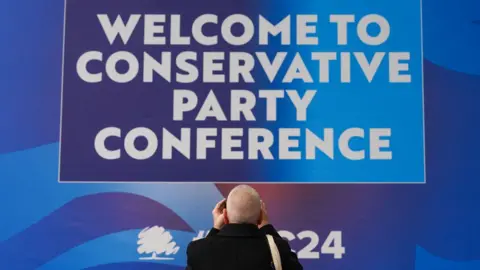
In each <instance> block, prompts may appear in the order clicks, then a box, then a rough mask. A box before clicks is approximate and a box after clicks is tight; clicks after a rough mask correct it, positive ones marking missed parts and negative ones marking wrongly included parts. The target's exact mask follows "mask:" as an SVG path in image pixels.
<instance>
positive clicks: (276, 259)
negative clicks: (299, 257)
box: [267, 234, 282, 270]
mask: <svg viewBox="0 0 480 270" xmlns="http://www.w3.org/2000/svg"><path fill="white" fill-rule="evenodd" d="M267 240H268V246H269V247H270V253H272V260H273V265H275V270H282V259H281V258H280V252H279V251H278V248H277V245H276V244H275V241H274V240H273V236H271V235H269V234H267Z"/></svg>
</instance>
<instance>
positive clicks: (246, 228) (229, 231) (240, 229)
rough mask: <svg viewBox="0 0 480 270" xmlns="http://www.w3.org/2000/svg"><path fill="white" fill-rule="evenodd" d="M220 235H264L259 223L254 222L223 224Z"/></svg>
mask: <svg viewBox="0 0 480 270" xmlns="http://www.w3.org/2000/svg"><path fill="white" fill-rule="evenodd" d="M218 235H221V236H237V237H261V236H264V235H263V234H262V231H260V230H259V229H258V227H257V225H253V224H227V225H225V226H223V228H222V229H221V230H220V232H219V233H218Z"/></svg>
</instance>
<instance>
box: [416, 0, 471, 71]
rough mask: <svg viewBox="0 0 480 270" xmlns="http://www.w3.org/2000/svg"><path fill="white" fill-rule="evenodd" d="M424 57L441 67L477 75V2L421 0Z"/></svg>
mask: <svg viewBox="0 0 480 270" xmlns="http://www.w3.org/2000/svg"><path fill="white" fill-rule="evenodd" d="M422 4H423V40H424V42H423V43H424V57H425V58H427V59H428V60H430V61H432V62H433V63H435V64H437V65H440V66H443V67H445V68H448V69H451V70H455V71H459V72H465V73H469V74H476V75H480V66H479V65H478V63H479V62H480V51H479V50H478V48H479V47H480V25H479V24H478V21H479V20H480V2H479V1H476V0H459V1H453V0H441V1H438V0H422Z"/></svg>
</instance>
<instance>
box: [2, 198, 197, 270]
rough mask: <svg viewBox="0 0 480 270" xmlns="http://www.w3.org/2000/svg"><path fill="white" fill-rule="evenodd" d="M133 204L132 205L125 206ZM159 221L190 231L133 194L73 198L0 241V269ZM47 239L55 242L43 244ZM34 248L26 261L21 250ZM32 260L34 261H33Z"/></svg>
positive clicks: (163, 210) (45, 258)
mask: <svg viewBox="0 0 480 270" xmlns="http://www.w3.org/2000/svg"><path fill="white" fill-rule="evenodd" d="M128 206H135V207H128ZM152 224H161V225H162V226H164V227H165V228H167V229H175V230H183V231H192V229H191V228H190V227H189V226H188V225H187V224H186V223H185V222H184V221H183V220H182V219H181V218H179V217H178V216H177V215H176V214H175V213H174V212H172V211H171V210H170V209H168V208H165V207H164V206H163V205H161V204H159V203H157V202H155V201H153V200H151V199H148V198H145V197H142V196H138V195H133V194H125V193H109V194H97V195H90V196H85V197H81V198H78V199H75V200H73V201H71V202H69V203H68V204H66V205H64V206H63V207H62V208H60V209H58V210H57V211H55V212H54V213H52V214H50V215H49V216H47V217H45V218H43V219H42V220H41V221H39V222H38V223H36V224H34V225H32V226H31V227H29V228H28V229H26V230H25V231H23V232H21V233H19V234H17V235H15V236H14V237H12V238H10V239H8V240H6V241H4V242H2V243H0V269H1V268H8V266H9V265H17V266H20V265H23V264H25V265H28V266H29V267H25V269H27V268H35V267H38V266H39V265H41V264H43V263H45V262H48V261H50V260H51V259H52V258H54V257H56V256H57V255H58V254H61V253H63V252H65V251H66V250H68V249H70V248H72V247H75V246H77V245H79V244H82V243H85V242H88V241H90V240H92V239H95V238H97V237H100V236H103V235H106V234H112V233H116V232H120V231H124V230H131V229H137V228H145V227H148V226H151V225H152ZM51 239H57V240H56V241H55V245H48V246H45V243H48V242H49V241H50V240H51ZM25 247H28V248H29V249H32V250H36V252H35V253H34V254H32V255H33V256H34V258H35V259H34V260H29V259H28V257H26V256H28V255H25V254H24V251H23V249H24V248H25ZM33 262H35V263H33Z"/></svg>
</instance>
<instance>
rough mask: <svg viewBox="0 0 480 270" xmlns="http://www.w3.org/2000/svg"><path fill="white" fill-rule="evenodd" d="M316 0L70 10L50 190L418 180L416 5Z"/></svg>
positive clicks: (77, 4)
mask: <svg viewBox="0 0 480 270" xmlns="http://www.w3.org/2000/svg"><path fill="white" fill-rule="evenodd" d="M315 3H316V1H305V3H302V4H301V5H298V6H296V7H293V8H292V9H288V10H284V9H282V8H280V7H273V8H272V7H269V8H266V7H262V6H261V5H260V4H258V3H257V1H246V2H245V1H222V3H221V4H219V3H218V2H217V1H213V0H212V1H202V4H201V5H198V3H197V2H196V1H191V2H190V1H187V2H185V1H167V2H162V5H159V4H158V2H156V1H147V0H137V1H128V0H122V1H118V0H115V1H114V0H105V1H93V0H82V1H75V0H69V1H67V2H66V14H65V34H64V68H63V90H62V121H61V131H60V132H61V136H60V173H59V175H60V181H62V182H71V181H77V182H78V181H80V182H128V181H132V182H295V183H301V182H303V183H424V182H425V173H424V172H425V161H424V159H425V157H424V124H423V122H424V120H423V119H424V115H423V74H422V44H421V43H422V42H421V40H422V36H421V12H420V3H419V1H417V0H408V1H401V2H386V1H374V0H368V1H362V2H361V3H359V2H357V1H351V0H341V1H330V2H322V5H321V6H319V5H317V4H315ZM279 5H280V4H279ZM277 9H278V10H277Z"/></svg>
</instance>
